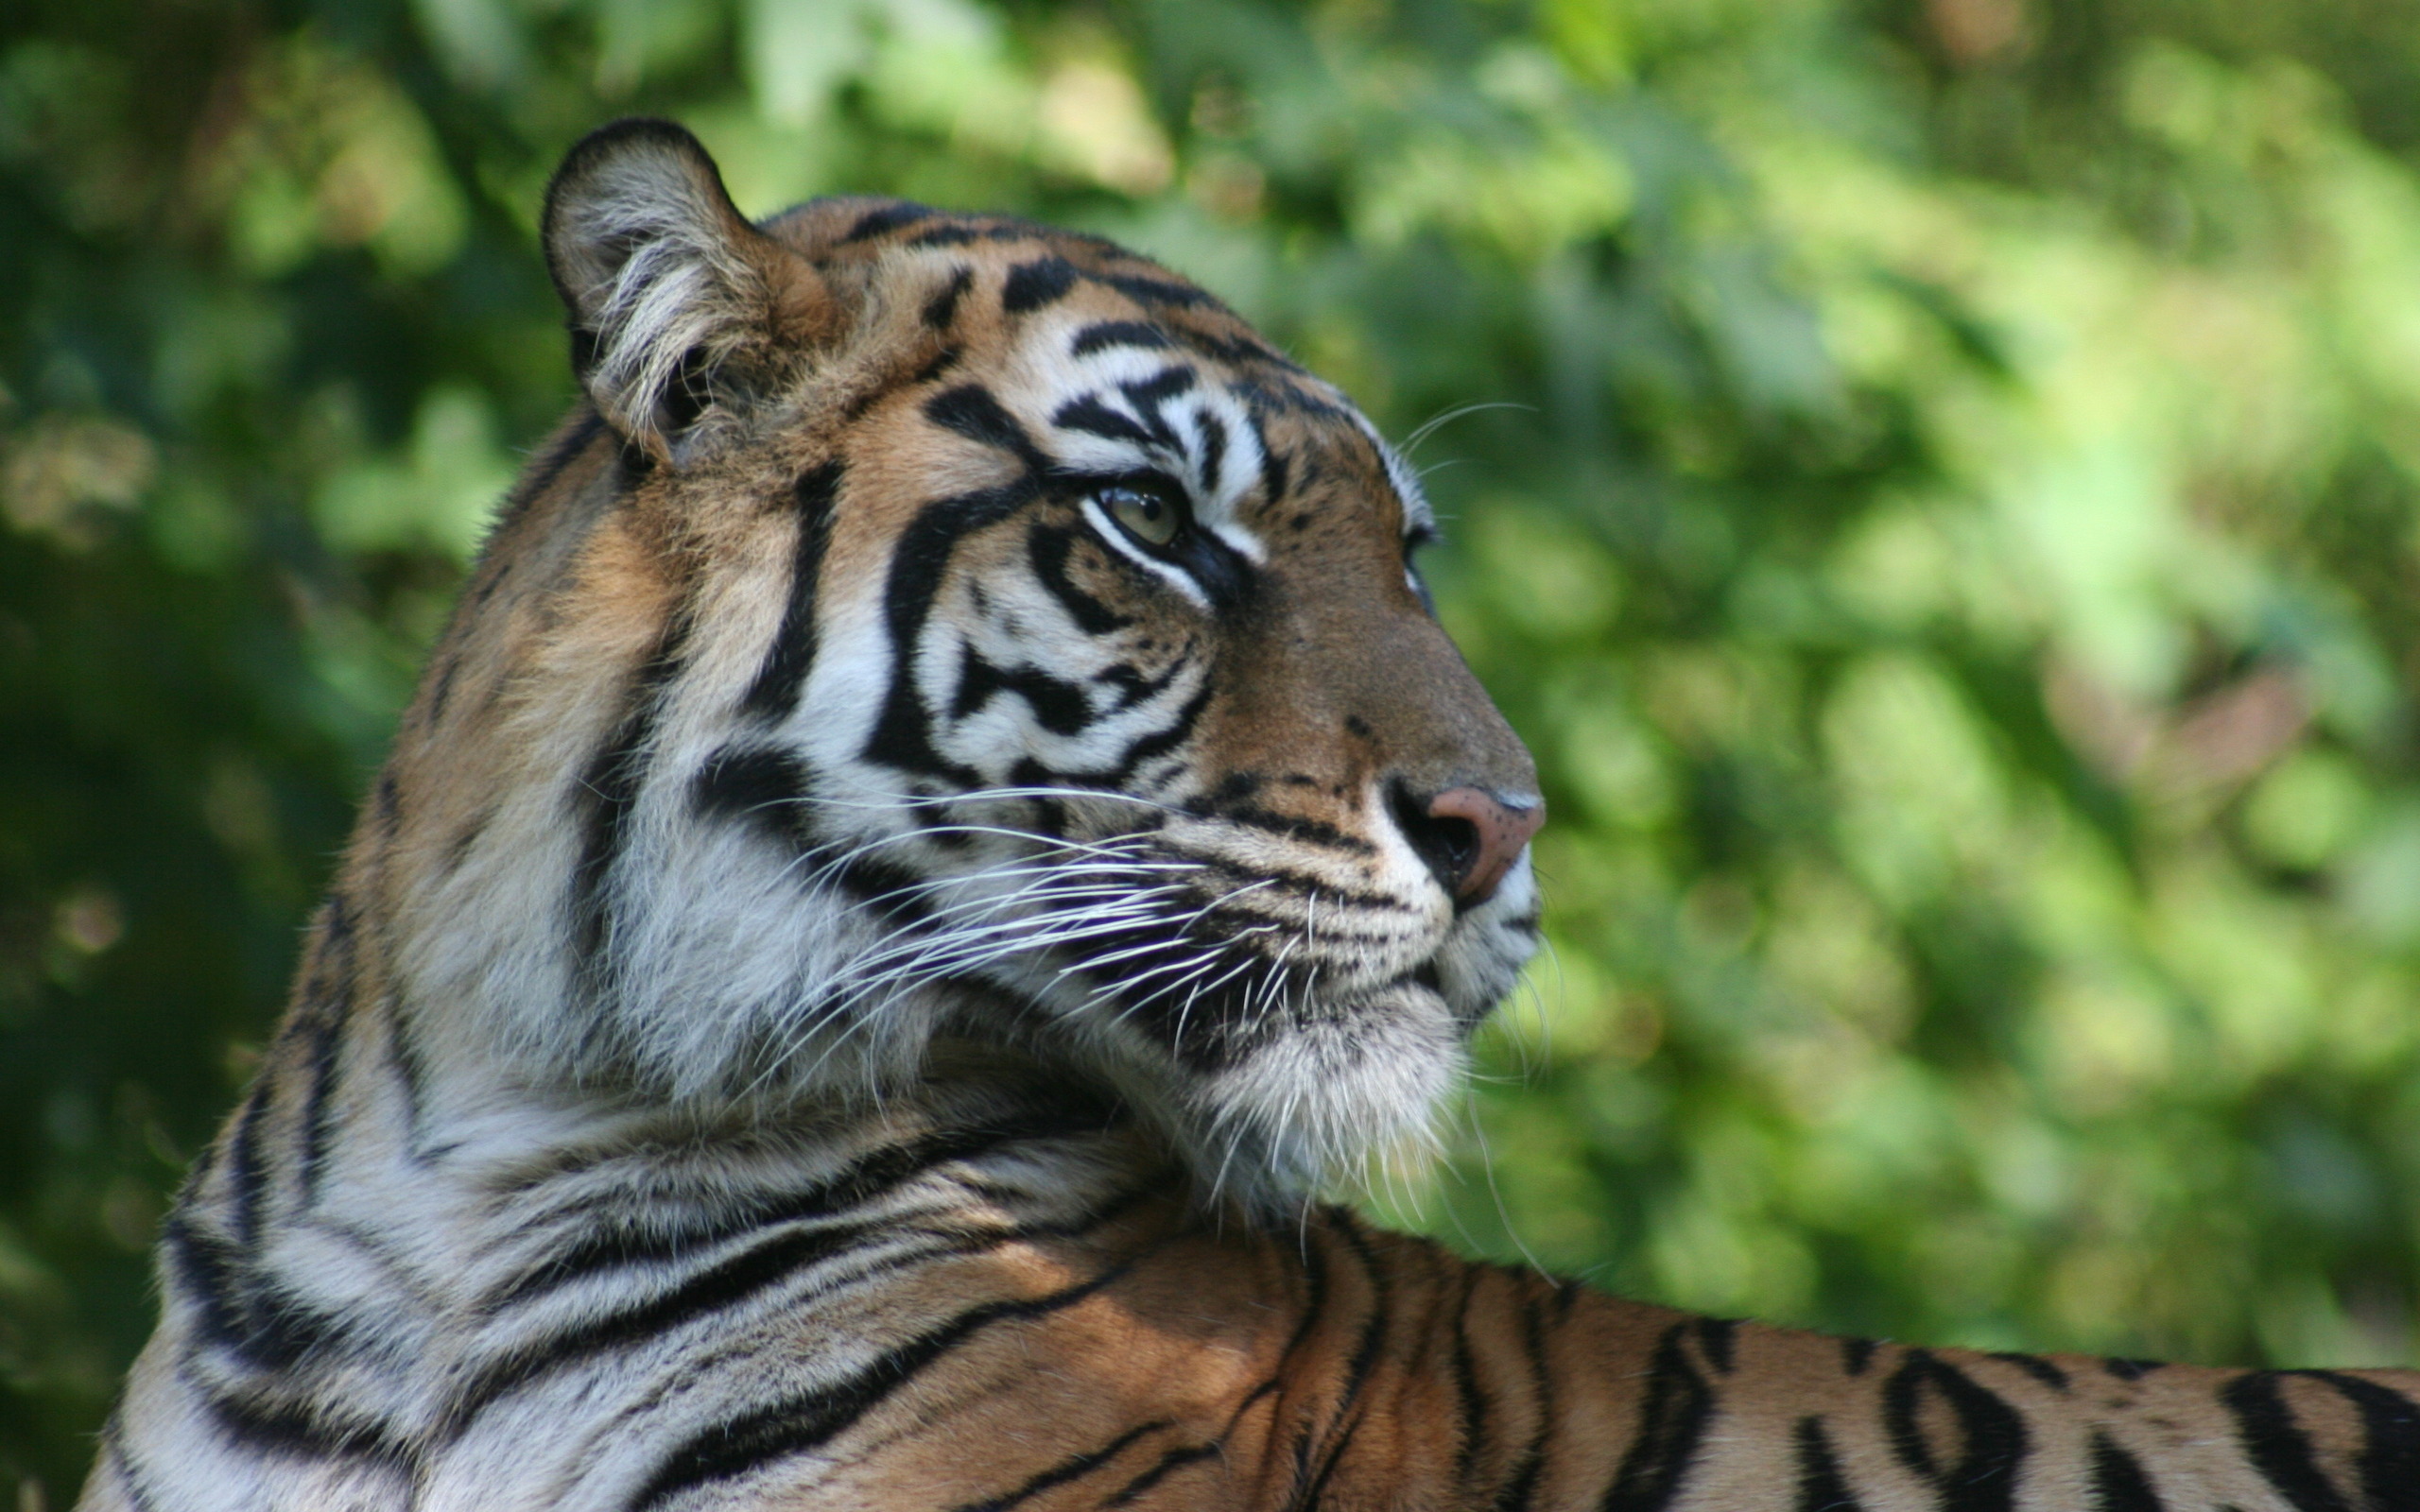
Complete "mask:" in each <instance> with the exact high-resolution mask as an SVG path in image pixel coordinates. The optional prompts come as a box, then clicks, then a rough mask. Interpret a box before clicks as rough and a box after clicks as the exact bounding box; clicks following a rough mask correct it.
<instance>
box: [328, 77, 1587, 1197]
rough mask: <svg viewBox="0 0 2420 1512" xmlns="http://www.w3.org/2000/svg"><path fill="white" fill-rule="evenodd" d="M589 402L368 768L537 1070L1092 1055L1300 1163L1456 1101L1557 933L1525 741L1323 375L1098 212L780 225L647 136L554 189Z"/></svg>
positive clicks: (1234, 1156)
mask: <svg viewBox="0 0 2420 1512" xmlns="http://www.w3.org/2000/svg"><path fill="white" fill-rule="evenodd" d="M545 236H546V245H547V252H548V259H549V266H550V267H551V268H552V270H553V272H554V275H555V278H556V282H557V283H558V285H559V287H560V288H561V290H562V295H563V298H564V301H565V303H566V305H567V307H568V310H569V312H570V323H571V329H572V335H573V347H574V354H575V360H576V365H577V367H578V369H579V372H580V375H581V378H582V382H583V385H584V387H586V389H587V393H588V397H589V401H590V404H589V406H587V407H586V408H585V409H584V411H583V413H582V414H580V415H578V416H575V417H574V419H573V421H570V422H569V423H568V424H567V426H566V427H565V429H564V430H563V431H562V433H561V434H559V436H558V437H557V438H556V439H555V441H554V442H553V443H552V444H551V445H550V446H549V447H548V448H547V449H546V451H545V452H544V453H543V454H542V455H540V456H539V457H538V458H537V459H535V460H534V461H533V463H532V465H531V468H530V472H529V473H528V475H527V477H526V478H525V479H524V481H523V483H522V485H521V486H520V487H519V489H518V490H516V492H515V495H514V497H513V499H512V500H511V501H510V502H509V505H508V509H507V512H506V516H505V518H504V519H503V521H502V522H501V523H500V524H499V525H498V527H497V532H496V535H495V538H494V539H493V541H492V542H491V545H490V548H489V550H488V553H487V556H486V558H485V559H484V560H483V562H482V564H481V566H480V568H479V569H478V571H477V573H476V574H475V576H474V578H473V581H472V585H471V588H470V591H469V592H468V593H466V595H465V599H464V608H463V610H461V612H460V614H459V616H458V623H457V624H456V626H455V627H453V628H452V629H451V630H450V631H449V633H448V639H447V642H446V644H444V645H442V646H441V648H440V651H439V654H438V655H437V656H436V657H435V658H434V659H433V661H432V665H431V672H430V674H429V678H428V680H427V683H426V684H425V685H424V686H423V692H422V695H421V697H420V699H419V701H418V703H417V704H416V706H415V709H414V711H413V713H411V715H409V716H408V717H407V720H406V730H405V732H404V735H403V737H402V740H401V742H400V743H399V748H398V755H397V760H396V762H395V764H394V765H393V767H392V769H391V770H392V772H393V774H394V780H393V782H390V784H389V788H388V789H387V790H384V791H382V793H381V795H380V799H379V804H378V805H376V806H377V807H380V808H382V809H385V810H390V811H391V814H390V815H389V817H388V818H387V819H386V820H385V821H383V822H385V823H386V824H387V825H388V826H389V831H390V832H391V833H390V835H389V840H390V841H391V843H390V844H389V846H388V849H387V850H386V851H385V852H384V854H385V856H386V859H385V861H384V862H383V864H382V867H381V868H380V882H379V885H381V886H382V887H385V888H386V889H388V890H389V902H390V906H391V908H392V912H393V917H394V918H395V919H396V920H397V923H396V926H395V927H396V928H397V930H398V931H399V933H400V935H401V936H402V937H401V938H399V939H398V940H397V941H396V944H397V946H398V951H397V958H398V959H400V960H401V961H402V962H403V963H404V972H403V976H404V980H403V982H402V984H401V994H402V999H403V1003H404V1005H405V1007H406V1012H407V1015H408V1016H409V1017H412V1018H421V1019H425V1018H429V1017H436V1016H453V1017H455V1018H458V1019H459V1020H460V1021H461V1022H464V1023H465V1024H468V1025H471V1026H474V1027H475V1028H477V1029H479V1030H481V1031H482V1032H481V1033H478V1034H475V1035H469V1036H445V1037H435V1036H432V1037H426V1038H428V1039H429V1040H431V1041H432V1042H434V1041H437V1040H443V1041H444V1042H446V1043H449V1044H459V1045H463V1046H475V1047H476V1048H475V1049H463V1050H457V1051H455V1052H452V1053H454V1054H457V1055H459V1056H463V1057H473V1058H476V1059H478V1060H479V1061H480V1062H481V1063H482V1064H483V1065H484V1066H486V1067H487V1068H488V1069H489V1072H490V1074H502V1075H510V1076H513V1077H516V1078H518V1079H520V1080H522V1081H525V1082H535V1083H541V1084H544V1083H566V1084H579V1085H582V1086H589V1087H603V1088H618V1089H622V1090H625V1091H631V1092H632V1093H637V1094H644V1095H649V1096H671V1097H677V1098H688V1099H700V1100H713V1099H724V1100H728V1099H731V1098H735V1097H740V1098H749V1099H769V1100H775V1101H779V1100H795V1099H800V1098H806V1099H815V1098H830V1097H832V1096H834V1095H836V1094H837V1093H839V1092H842V1091H863V1092H866V1093H870V1094H875V1095H878V1094H879V1093H880V1091H882V1089H883V1088H884V1087H885V1086H887V1085H891V1084H894V1083H895V1082H896V1081H897V1079H898V1078H901V1077H904V1076H908V1075H912V1074H915V1072H916V1069H917V1068H918V1067H919V1066H920V1065H921V1064H923V1063H924V1061H925V1057H927V1056H929V1055H930V1054H931V1053H932V1051H933V1048H934V1047H935V1046H936V1045H939V1044H956V1043H971V1044H974V1045H978V1046H986V1047H995V1048H996V1047H1006V1048H1009V1049H1011V1050H1013V1051H1015V1052H1016V1053H1019V1054H1022V1055H1026V1056H1030V1057H1040V1058H1042V1059H1044V1060H1046V1061H1049V1062H1053V1063H1060V1064H1065V1065H1069V1066H1073V1067H1079V1068H1080V1069H1081V1070H1082V1071H1083V1073H1084V1074H1087V1075H1089V1076H1092V1077H1094V1078H1097V1079H1101V1080H1105V1081H1107V1082H1108V1083H1109V1084H1111V1085H1112V1086H1114V1087H1115V1088H1116V1089H1118V1090H1119V1091H1123V1092H1124V1093H1125V1094H1126V1097H1127V1101H1129V1102H1130V1103H1131V1104H1132V1105H1133V1106H1134V1107H1136V1108H1141V1109H1144V1110H1146V1111H1148V1112H1150V1113H1151V1114H1152V1115H1153V1116H1156V1117H1158V1118H1159V1119H1161V1120H1162V1121H1163V1123H1164V1124H1165V1125H1167V1128H1168V1130H1169V1131H1170V1132H1171V1133H1172V1134H1173V1135H1174V1136H1175V1137H1176V1139H1177V1140H1178V1141H1179V1142H1180V1143H1181V1144H1182V1146H1183V1147H1184V1149H1186V1150H1188V1151H1189V1152H1191V1154H1192V1156H1193V1157H1194V1160H1195V1163H1196V1166H1197V1168H1198V1169H1199V1170H1200V1171H1201V1173H1202V1174H1203V1175H1204V1176H1205V1177H1209V1178H1210V1179H1212V1180H1213V1181H1216V1182H1219V1183H1221V1184H1223V1185H1225V1186H1228V1187H1230V1188H1234V1189H1237V1190H1240V1191H1243V1192H1246V1193H1248V1194H1249V1193H1253V1192H1298V1191H1300V1190H1302V1189H1303V1188H1304V1187H1305V1185H1306V1184H1307V1183H1308V1182H1310V1181H1312V1180H1314V1179H1315V1178H1316V1177H1319V1176H1320V1175H1321V1174H1322V1172H1324V1171H1326V1170H1328V1169H1329V1168H1331V1167H1332V1166H1333V1165H1334V1163H1335V1162H1337V1161H1339V1160H1348V1159H1351V1158H1353V1157H1354V1156H1356V1155H1357V1154H1358V1153H1359V1152H1361V1151H1363V1150H1365V1149H1367V1148H1368V1147H1369V1146H1371V1145H1372V1144H1373V1143H1377V1142H1382V1141H1388V1140H1392V1139H1393V1138H1396V1137H1399V1136H1401V1135H1403V1134H1405V1133H1407V1132H1410V1131H1413V1130H1415V1129H1417V1128H1420V1127H1422V1126H1424V1125H1425V1123H1426V1119H1427V1116H1428V1113H1429V1110H1430V1108H1431V1107H1432V1106H1433V1104H1434V1103H1435V1101H1436V1099H1437V1097H1438V1096H1439V1094H1440V1093H1441V1092H1442V1091H1444V1090H1445V1089H1446V1088H1447V1087H1448V1086H1449V1085H1450V1084H1451V1082H1452V1080H1453V1078H1454V1077H1455V1076H1456V1075H1457V1074H1458V1073H1459V1070H1460V1066H1461V1056H1462V1046H1463V1042H1464V1040H1465V1039H1466V1037H1467V1035H1468V1032H1469V1031H1470V1029H1471V1028H1472V1026H1473V1025H1474V1024H1475V1023H1476V1022H1478V1020H1479V1018H1480V1017H1481V1016H1483V1015H1484V1014H1485V1013H1486V1012H1487V1011H1488V1009H1489V1008H1490V1007H1492V1006H1493V1005H1495V1003H1496V1002H1497V1001H1498V1000H1499V999H1500V998H1501V997H1502V996H1503V995H1504V994H1505V993H1506V992H1507V991H1508V989H1509V988H1511V986H1512V985H1513V981H1514V978H1515V976H1516V974H1517V972H1518V971H1519V970H1520V968H1521V965H1522V963H1523V962H1524V961H1525V960H1526V959H1527V958H1528V956H1529V954H1530V952H1531V951H1532V949H1533V948H1534V945H1535V942H1536V933H1537V904H1536V892H1535V888H1534V885H1533V884H1532V881H1531V878H1530V869H1529V864H1528V859H1527V854H1528V852H1527V845H1528V841H1529V838H1530V835H1531V833H1534V831H1535V830H1536V828H1537V825H1538V823H1539V821H1540V819H1541V818H1542V817H1543V812H1544V811H1543V808H1542V805H1541V802H1540V799H1539V797H1538V789H1537V779H1536V773H1535V770H1534V768H1533V766H1532V765H1531V763H1530V757H1529V755H1528V753H1527V752H1526V751H1525V750H1524V749H1523V747H1522V746H1521V744H1520V742H1519V741H1518V740H1517V739H1516V738H1515V737H1514V735H1513V732H1512V730H1510V729H1509V728H1508V727H1507V726H1506V724H1505V722H1504V720H1503V719H1502V717H1501V716H1500V715H1499V714H1498V713H1496V711H1495V708H1494V706H1493V705H1492V704H1491V703H1490V702H1489V700H1488V698H1487V696H1486V695H1485V694H1484V692H1483V691H1482V690H1481V689H1480V688H1479V686H1478V682H1477V680H1476V679H1474V678H1473V677H1472V675H1471V673H1470V671H1469V670H1468V668H1467V667H1466V666H1465V665H1464V664H1463V662H1462V661H1461V657H1460V656H1459V654H1458V653H1457V652H1456V650H1455V648H1454V646H1453V645H1452V644H1451V643H1450V642H1449V641H1448V639H1447V638H1446V636H1445V633H1444V631H1443V629H1442V628H1441V627H1439V625H1438V623H1437V620H1436V618H1435V616H1434V614H1433V612H1432V610H1431V607H1430V605H1429V603H1428V601H1427V596H1426V590H1425V589H1424V588H1423V587H1422V584H1421V581H1420V578H1419V575H1418V571H1417V568H1416V567H1415V566H1414V565H1413V562H1412V552H1413V550H1414V548H1416V547H1417V546H1418V545H1419V544H1421V542H1422V541H1425V540H1426V539H1427V537H1428V536H1429V535H1430V534H1431V532H1432V528H1433V527H1432V523H1431V519H1430V516H1429V512H1428V509H1427V507H1426V504H1425V502H1424V501H1423V500H1422V498H1421V495H1420V491H1419V489H1418V486H1417V484H1416V482H1415V480H1414V479H1413V477H1412V476H1411V475H1410V473H1409V472H1408V471H1407V470H1406V469H1405V468H1404V466H1403V465H1402V463H1401V462H1400V461H1399V460H1398V459H1397V458H1396V456H1395V455H1394V454H1393V453H1392V451H1390V450H1389V448H1388V447H1387V446H1386V444H1385V443H1384V442H1383V441H1382V440H1381V439H1380V438H1378V436H1377V434H1376V432H1375V431H1374V429H1373V428H1372V427H1371V425H1370V424H1369V422H1368V421H1366V420H1364V419H1363V418H1362V417H1361V416H1360V414H1359V413H1358V412H1357V410H1355V409H1354V407H1353V406H1352V404H1350V403H1349V402H1348V401H1347V400H1346V399H1345V398H1344V397H1343V396H1342V395H1341V394H1340V392H1339V391H1338V390H1336V389H1335V388H1333V387H1329V386H1328V385H1326V384H1324V383H1322V382H1320V381H1319V380H1317V379H1315V378H1313V377H1311V376H1310V375H1309V374H1307V373H1305V371H1303V370H1302V369H1299V368H1297V367H1295V366H1294V365H1293V364H1292V363H1290V362H1288V360H1287V359H1286V358H1285V357H1284V356H1283V355H1282V354H1281V353H1280V352H1277V351H1276V350H1275V349H1273V348H1272V347H1271V346H1270V345H1269V344H1268V343H1266V342H1265V341H1264V340H1262V339H1261V338H1260V337H1259V336H1257V335H1255V334H1254V333H1253V331H1252V330H1251V329H1250V328H1249V327H1248V326H1246V325H1245V324H1244V323H1243V322H1242V321H1241V320H1240V319H1238V318H1236V316H1234V315H1233V314H1231V313H1230V312H1228V311H1227V310H1226V309H1225V308H1223V307H1222V306H1220V305H1219V304H1218V303H1217V302H1216V301H1213V300H1212V299H1211V298H1210V297H1209V296H1207V295H1206V294H1204V293H1203V292H1202V291H1201V290H1200V289H1199V288H1197V287H1195V286H1194V285H1192V284H1190V283H1184V282H1183V281H1181V280H1179V279H1177V278H1175V277H1174V276H1172V275H1171V274H1169V273H1167V271H1166V270H1164V269H1162V268H1160V267H1158V266H1155V265H1153V264H1151V263H1149V262H1147V261H1145V260H1143V259H1141V258H1138V257H1135V256H1133V255H1132V254H1131V253H1128V252H1125V251H1123V250H1121V249H1117V248H1116V247H1115V246H1113V245H1111V244H1109V243H1106V242H1103V241H1099V240H1096V239H1091V238H1086V237H1081V236H1076V235H1071V234H1068V233H1065V232H1057V231H1051V230H1047V229H1045V228H1042V227H1038V226H1034V225H1030V224H1028V223H1025V222H1021V221H1013V220H1007V219H999V218H990V217H966V216H957V215H943V214H940V213H937V212H933V211H930V210H927V209H925V208H924V207H921V206H917V205H912V204H907V203H904V202H899V201H890V200H867V199H830V200H821V201H817V202H814V203H811V204H809V205H806V206H804V207H802V208H800V209H798V210H795V211H792V212H790V213H788V214H787V215H782V216H779V217H777V218H775V219H773V220H771V221H769V222H768V223H766V224H765V225H764V226H762V227H761V228H760V227H756V226H752V225H751V224H750V223H749V222H747V221H746V220H745V219H743V218H742V217H741V216H740V215H739V214H738V213H737V212H736V211H735V209H734V208H733V207H732V204H731V202H730V200H729V198H728V197H727V196H726V195H725V193H724V190H723V188H722V185H721V182H720V180H719V178H718V176H717V172H716V170H715V168H714V165H713V163H711V162H710V160H708V158H707V157H706V155H705V153H704V152H703V150H702V148H700V146H699V145H698V144H697V143H696V141H695V140H694V139H693V138H691V137H689V136H688V134H687V133H686V132H684V131H682V130H680V129H678V128H674V127H669V126H666V125H664V124H662V123H648V122H631V123H624V124H622V125H620V126H617V127H612V128H608V129H605V130H604V131H602V132H599V133H598V134H597V135H596V136H595V137H592V138H591V139H590V140H589V141H588V142H587V143H585V144H583V145H582V146H580V147H579V148H578V149H576V150H575V151H574V153H573V155H572V157H571V158H570V159H569V160H568V161H567V162H566V163H565V164H564V166H563V168H562V172H561V173H560V174H559V175H558V177H557V180H556V181H555V184H554V186H553V189H552V190H551V192H550V195H549V199H548V206H547V212H546V219H545Z"/></svg>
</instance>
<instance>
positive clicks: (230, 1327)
mask: <svg viewBox="0 0 2420 1512" xmlns="http://www.w3.org/2000/svg"><path fill="white" fill-rule="evenodd" d="M160 1249H161V1258H162V1261H163V1263H164V1265H163V1268H164V1270H165V1271H166V1278H165V1280H166V1283H167V1287H168V1290H169V1292H170V1293H171V1296H172V1297H173V1298H174V1299H175V1300H177V1301H182V1302H185V1303H188V1304H190V1305H191V1306H192V1308H193V1310H194V1321H195V1332H196V1333H197V1334H198V1335H199V1338H200V1339H201V1341H202V1342H203V1343H204V1344H205V1345H208V1346H210V1347H212V1348H216V1349H224V1350H226V1351H227V1352H228V1353H229V1354H231V1355H233V1357H234V1358H235V1359H236V1361H237V1362H238V1363H240V1364H241V1365H243V1366H245V1367H247V1368H249V1369H252V1370H259V1371H263V1372H276V1371H281V1370H287V1369H291V1368H292V1367H293V1366H297V1365H299V1364H301V1363H302V1361H303V1360H304V1359H305V1358H307V1357H309V1356H311V1355H313V1354H317V1353H321V1352H324V1351H329V1350H332V1349H336V1348H337V1347H339V1346H340V1345H341V1344H342V1342H343V1334H342V1331H341V1329H340V1327H339V1325H338V1323H337V1319H336V1318H334V1317H332V1316H331V1315H329V1314H326V1313H323V1312H321V1311H320V1310H319V1309H317V1308H315V1307H312V1306H311V1305H310V1304H309V1303H307V1302H304V1301H303V1300H302V1298H300V1297H296V1296H294V1295H293V1294H292V1293H290V1292H288V1291H286V1290H285V1288H284V1287H282V1286H279V1285H277V1284H275V1283H274V1282H272V1281H270V1280H268V1279H267V1278H266V1277H264V1276H262V1275H261V1274H260V1273H259V1272H258V1271H257V1269H256V1268H255V1267H253V1266H252V1265H251V1263H248V1262H247V1260H246V1258H245V1257H244V1255H243V1254H242V1253H241V1252H240V1251H239V1250H238V1249H237V1247H236V1246H233V1245H231V1244H230V1243H228V1242H227V1241H226V1240H225V1239H222V1238H220V1237H219V1236H217V1235H216V1234H213V1233H210V1232H208V1231H207V1230H205V1229H202V1228H201V1227H200V1226H199V1224H198V1223H197V1222H196V1221H195V1219H194V1216H193V1214H192V1213H190V1212H188V1211H185V1210H183V1209H182V1208H180V1209H179V1210H178V1211H174V1212H171V1213H170V1214H169V1215H168V1218H167V1221H166V1222H164V1223H163V1224H162V1225H161V1226H160Z"/></svg>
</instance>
